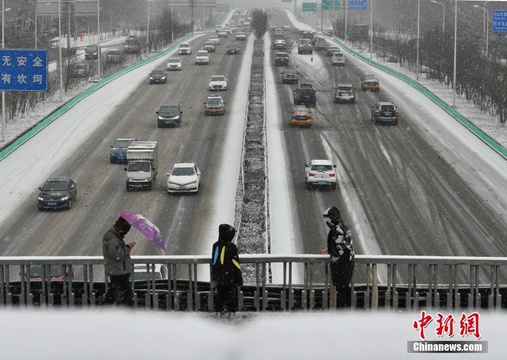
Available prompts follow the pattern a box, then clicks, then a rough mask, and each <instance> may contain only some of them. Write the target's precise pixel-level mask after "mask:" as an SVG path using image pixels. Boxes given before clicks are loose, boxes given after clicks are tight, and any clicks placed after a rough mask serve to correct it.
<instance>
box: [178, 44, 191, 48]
mask: <svg viewBox="0 0 507 360" xmlns="http://www.w3.org/2000/svg"><path fill="white" fill-rule="evenodd" d="M189 47H190V44H181V45H180V48H189Z"/></svg>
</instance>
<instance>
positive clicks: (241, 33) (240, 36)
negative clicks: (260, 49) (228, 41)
mask: <svg viewBox="0 0 507 360" xmlns="http://www.w3.org/2000/svg"><path fill="white" fill-rule="evenodd" d="M236 40H237V41H245V40H246V34H245V32H244V31H238V32H237V33H236Z"/></svg>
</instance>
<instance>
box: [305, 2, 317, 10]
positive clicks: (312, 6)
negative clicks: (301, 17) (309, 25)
mask: <svg viewBox="0 0 507 360" xmlns="http://www.w3.org/2000/svg"><path fill="white" fill-rule="evenodd" d="M303 11H311V12H316V11H317V3H303Z"/></svg>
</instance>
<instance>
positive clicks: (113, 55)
mask: <svg viewBox="0 0 507 360" xmlns="http://www.w3.org/2000/svg"><path fill="white" fill-rule="evenodd" d="M123 60H124V54H123V51H120V50H118V49H111V50H109V51H108V52H107V54H106V61H107V62H108V63H113V64H117V63H121V62H123Z"/></svg>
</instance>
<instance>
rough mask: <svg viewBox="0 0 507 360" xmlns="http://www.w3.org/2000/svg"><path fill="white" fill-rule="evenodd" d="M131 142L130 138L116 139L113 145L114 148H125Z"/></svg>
mask: <svg viewBox="0 0 507 360" xmlns="http://www.w3.org/2000/svg"><path fill="white" fill-rule="evenodd" d="M131 143H132V140H116V142H115V143H114V145H113V147H115V148H122V149H123V148H127V147H128V146H129V145H130V144H131Z"/></svg>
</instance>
